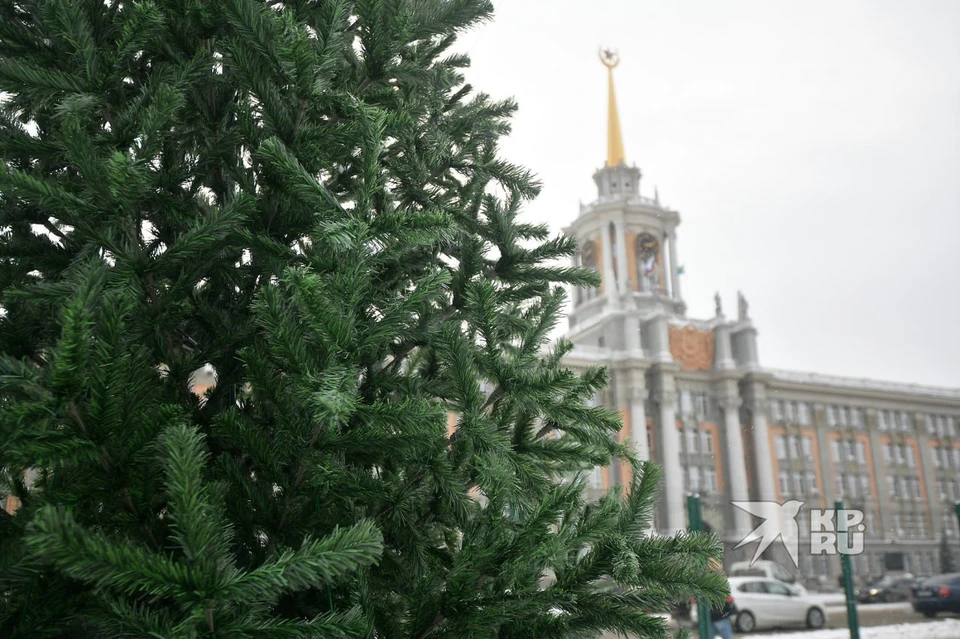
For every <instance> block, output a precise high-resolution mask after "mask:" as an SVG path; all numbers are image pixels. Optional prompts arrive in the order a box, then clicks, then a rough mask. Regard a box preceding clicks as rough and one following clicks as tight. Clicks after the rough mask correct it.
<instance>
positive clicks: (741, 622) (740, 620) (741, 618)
mask: <svg viewBox="0 0 960 639" xmlns="http://www.w3.org/2000/svg"><path fill="white" fill-rule="evenodd" d="M756 627H757V620H756V619H754V617H753V613H752V612H750V611H749V610H742V611H740V612H739V613H737V630H739V631H740V632H753V629H754V628H756Z"/></svg>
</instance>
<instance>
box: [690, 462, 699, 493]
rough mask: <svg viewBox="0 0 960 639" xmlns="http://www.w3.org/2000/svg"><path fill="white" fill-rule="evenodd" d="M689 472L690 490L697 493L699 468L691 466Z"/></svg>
mask: <svg viewBox="0 0 960 639" xmlns="http://www.w3.org/2000/svg"><path fill="white" fill-rule="evenodd" d="M689 472H690V492H694V493H698V492H700V468H699V467H698V466H691V467H690V469H689Z"/></svg>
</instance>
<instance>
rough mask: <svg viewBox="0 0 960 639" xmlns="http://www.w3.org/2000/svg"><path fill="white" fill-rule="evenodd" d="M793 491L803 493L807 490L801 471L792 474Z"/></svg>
mask: <svg viewBox="0 0 960 639" xmlns="http://www.w3.org/2000/svg"><path fill="white" fill-rule="evenodd" d="M793 492H794V494H795V495H805V494H806V492H807V490H806V486H805V485H804V483H803V474H802V473H794V474H793Z"/></svg>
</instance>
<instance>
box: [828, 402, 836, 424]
mask: <svg viewBox="0 0 960 639" xmlns="http://www.w3.org/2000/svg"><path fill="white" fill-rule="evenodd" d="M836 425H837V409H836V408H835V407H834V406H827V426H836Z"/></svg>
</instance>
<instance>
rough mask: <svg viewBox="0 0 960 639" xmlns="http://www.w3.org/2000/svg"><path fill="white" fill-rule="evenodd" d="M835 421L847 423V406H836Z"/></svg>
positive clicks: (843, 424) (844, 424)
mask: <svg viewBox="0 0 960 639" xmlns="http://www.w3.org/2000/svg"><path fill="white" fill-rule="evenodd" d="M837 421H838V422H839V423H840V425H841V426H846V425H847V423H848V420H847V407H846V406H840V407H838V408H837Z"/></svg>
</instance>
